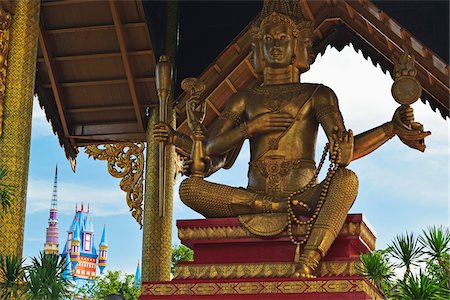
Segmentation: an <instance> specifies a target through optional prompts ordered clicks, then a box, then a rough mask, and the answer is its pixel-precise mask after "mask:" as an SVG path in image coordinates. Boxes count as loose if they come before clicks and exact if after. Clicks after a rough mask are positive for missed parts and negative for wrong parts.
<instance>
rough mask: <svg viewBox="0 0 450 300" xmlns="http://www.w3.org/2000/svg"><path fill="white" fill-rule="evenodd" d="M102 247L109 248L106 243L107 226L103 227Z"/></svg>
mask: <svg viewBox="0 0 450 300" xmlns="http://www.w3.org/2000/svg"><path fill="white" fill-rule="evenodd" d="M100 246H108V244H107V243H106V225H104V226H103V232H102V238H101V240H100Z"/></svg>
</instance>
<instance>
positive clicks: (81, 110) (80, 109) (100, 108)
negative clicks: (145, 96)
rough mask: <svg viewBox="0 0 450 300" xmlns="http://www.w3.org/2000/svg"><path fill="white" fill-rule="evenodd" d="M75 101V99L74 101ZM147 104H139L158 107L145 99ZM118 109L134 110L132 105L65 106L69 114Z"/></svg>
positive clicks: (143, 106)
mask: <svg viewBox="0 0 450 300" xmlns="http://www.w3.org/2000/svg"><path fill="white" fill-rule="evenodd" d="M74 102H77V101H74ZM146 103H147V104H141V107H142V108H147V107H158V104H156V103H150V101H146ZM118 110H119V111H120V110H134V106H133V105H108V106H86V107H73V108H67V112H68V113H70V114H78V113H92V112H105V111H118Z"/></svg>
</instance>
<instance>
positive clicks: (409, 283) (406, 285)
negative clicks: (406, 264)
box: [395, 272, 450, 300]
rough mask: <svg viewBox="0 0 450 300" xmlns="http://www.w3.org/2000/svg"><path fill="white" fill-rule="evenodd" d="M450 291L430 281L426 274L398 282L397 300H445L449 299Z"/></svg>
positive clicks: (412, 276)
mask: <svg viewBox="0 0 450 300" xmlns="http://www.w3.org/2000/svg"><path fill="white" fill-rule="evenodd" d="M449 296H450V294H449V291H448V290H447V289H446V288H445V287H442V286H440V285H439V284H438V283H436V282H435V281H433V280H432V279H430V278H429V277H428V276H426V275H425V274H422V272H420V274H419V275H418V276H414V275H411V276H408V278H407V279H406V280H405V281H399V282H398V289H397V293H396V295H395V298H396V299H402V300H403V299H405V300H413V299H414V300H444V299H449Z"/></svg>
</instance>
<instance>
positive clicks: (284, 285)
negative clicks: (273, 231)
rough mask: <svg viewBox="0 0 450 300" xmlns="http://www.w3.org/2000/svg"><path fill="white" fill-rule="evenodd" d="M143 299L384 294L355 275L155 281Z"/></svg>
mask: <svg viewBox="0 0 450 300" xmlns="http://www.w3.org/2000/svg"><path fill="white" fill-rule="evenodd" d="M139 299H140V300H146V299H183V300H184V299H186V300H188V299H233V300H239V299H299V300H306V299H308V300H311V299H324V300H325V299H327V300H330V299H336V300H337V299H339V300H350V299H351V300H369V299H372V300H375V299H377V300H378V299H382V297H381V295H379V294H378V292H377V291H376V289H375V288H374V286H373V285H372V284H371V283H369V282H368V281H367V280H365V279H363V278H361V277H357V276H354V277H327V278H316V279H301V280H300V279H292V278H278V279H253V280H252V279H235V280H194V281H192V280H190V281H187V280H172V281H170V282H152V283H144V284H143V286H142V294H141V296H140V297H139Z"/></svg>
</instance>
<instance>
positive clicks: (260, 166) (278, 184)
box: [249, 155, 316, 192]
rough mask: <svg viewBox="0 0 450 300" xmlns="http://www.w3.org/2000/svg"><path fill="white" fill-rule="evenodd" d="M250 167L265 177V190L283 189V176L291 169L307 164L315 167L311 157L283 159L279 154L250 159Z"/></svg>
mask: <svg viewBox="0 0 450 300" xmlns="http://www.w3.org/2000/svg"><path fill="white" fill-rule="evenodd" d="M249 165H250V168H253V169H256V170H257V171H258V173H259V174H261V175H262V176H263V177H265V178H266V192H280V191H284V177H285V176H286V175H288V174H289V171H291V170H293V169H300V168H302V167H305V165H309V166H311V167H312V168H315V166H316V164H315V162H314V160H311V159H304V158H299V159H285V157H284V156H281V155H273V156H266V157H264V158H262V159H258V160H255V161H251V162H250V163H249Z"/></svg>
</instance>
